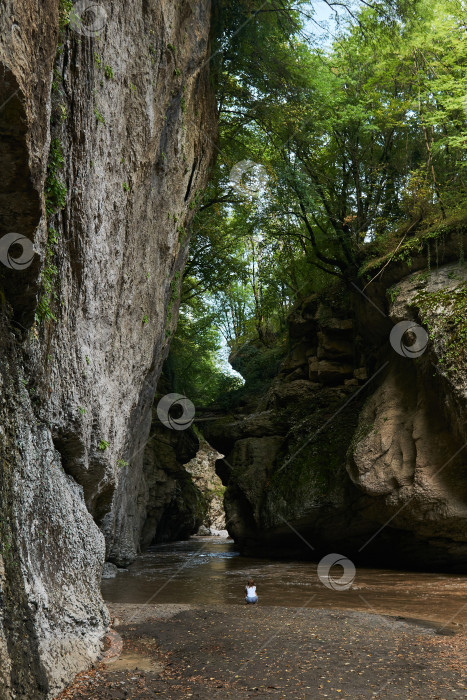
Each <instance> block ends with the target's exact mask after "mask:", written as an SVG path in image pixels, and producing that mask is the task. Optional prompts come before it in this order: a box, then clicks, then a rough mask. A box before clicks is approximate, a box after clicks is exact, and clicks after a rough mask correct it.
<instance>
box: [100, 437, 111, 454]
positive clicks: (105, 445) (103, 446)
mask: <svg viewBox="0 0 467 700" xmlns="http://www.w3.org/2000/svg"><path fill="white" fill-rule="evenodd" d="M109 445H110V442H107V440H100V442H99V444H98V446H97V448H98V449H99V450H102V452H105V450H106V449H107V448H108V447H109Z"/></svg>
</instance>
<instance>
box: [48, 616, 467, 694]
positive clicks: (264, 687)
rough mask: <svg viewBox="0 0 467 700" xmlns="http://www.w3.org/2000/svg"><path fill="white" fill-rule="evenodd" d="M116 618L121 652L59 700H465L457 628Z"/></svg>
mask: <svg viewBox="0 0 467 700" xmlns="http://www.w3.org/2000/svg"><path fill="white" fill-rule="evenodd" d="M109 609H110V612H111V615H112V617H113V619H114V629H115V631H116V632H117V633H118V635H121V637H122V640H123V648H122V653H121V654H120V655H119V656H118V658H116V660H114V661H111V662H108V661H107V662H105V661H104V662H101V663H100V664H99V665H98V666H96V667H95V668H94V669H92V670H91V671H89V672H87V673H82V674H80V675H79V676H78V677H77V678H76V680H75V683H74V684H73V686H72V687H70V688H68V689H67V690H65V691H64V692H63V693H62V694H61V695H60V696H59V698H60V700H65V699H66V700H72V699H73V700H84V699H85V698H92V699H93V700H120V699H121V700H123V699H125V698H138V699H141V700H143V699H144V700H146V699H149V698H155V697H167V698H171V699H174V700H178V699H179V698H189V697H190V698H198V699H204V698H225V697H230V698H237V699H238V700H243V699H246V698H253V697H263V696H264V697H267V698H275V699H277V700H281V699H283V698H284V699H285V698H287V699H289V698H297V699H299V698H300V699H301V698H303V699H307V700H308V699H309V698H349V700H350V699H352V700H360V699H361V700H364V699H365V700H368V698H374V697H378V698H388V699H389V698H391V699H392V698H401V699H403V700H407V698H411V699H412V698H425V699H426V698H430V700H436V699H439V700H443V699H444V700H448V699H449V698H466V697H467V683H466V682H465V681H466V667H465V659H466V651H467V639H466V637H465V635H464V634H463V632H462V631H461V632H458V633H455V632H454V629H452V628H441V627H440V626H438V627H437V626H433V625H428V626H423V625H422V624H418V623H414V622H409V621H407V620H402V619H396V618H391V617H386V616H384V617H383V616H381V615H374V614H372V613H369V612H359V611H348V610H335V611H329V610H321V609H316V608H305V607H303V608H290V607H287V608H285V607H275V606H274V607H273V606H270V607H262V606H261V605H258V606H241V605H238V606H233V605H230V606H217V605H216V606H206V605H203V606H193V605H188V604H185V605H144V606H141V605H121V604H111V605H110V606H109ZM112 646H113V647H114V648H115V649H116V656H117V655H118V653H119V648H118V637H115V638H114V640H113V642H112ZM109 654H110V655H112V649H111V650H110V651H109Z"/></svg>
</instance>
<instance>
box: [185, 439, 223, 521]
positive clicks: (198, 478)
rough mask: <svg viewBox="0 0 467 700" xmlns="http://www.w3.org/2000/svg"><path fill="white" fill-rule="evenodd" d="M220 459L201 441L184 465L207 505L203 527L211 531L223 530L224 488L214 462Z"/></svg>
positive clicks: (217, 454)
mask: <svg viewBox="0 0 467 700" xmlns="http://www.w3.org/2000/svg"><path fill="white" fill-rule="evenodd" d="M221 457H222V455H220V454H219V453H218V452H217V450H213V448H212V447H211V446H210V445H208V443H207V442H205V441H202V442H201V443H200V445H199V449H198V452H197V453H196V456H195V457H193V459H191V460H190V461H189V462H188V463H187V464H186V465H185V469H186V471H187V472H188V473H189V474H191V478H192V479H193V483H194V484H195V485H196V486H197V487H198V488H199V490H200V491H201V493H202V494H203V496H204V498H205V500H206V503H207V511H206V516H205V518H204V521H203V525H204V526H205V527H206V528H212V529H213V530H225V510H224V491H225V488H224V486H223V485H222V481H221V480H220V479H219V477H218V476H217V474H216V461H217V460H218V459H220V458H221Z"/></svg>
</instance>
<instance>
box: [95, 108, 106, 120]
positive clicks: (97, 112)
mask: <svg viewBox="0 0 467 700" xmlns="http://www.w3.org/2000/svg"><path fill="white" fill-rule="evenodd" d="M94 115H95V117H96V119H97V121H98V122H99V124H105V119H104V117H103V116H102V114H101V113H100V112H99V110H98V109H97V107H94Z"/></svg>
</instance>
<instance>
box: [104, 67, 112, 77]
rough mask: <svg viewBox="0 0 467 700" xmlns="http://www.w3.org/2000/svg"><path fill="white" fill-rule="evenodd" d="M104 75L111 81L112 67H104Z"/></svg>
mask: <svg viewBox="0 0 467 700" xmlns="http://www.w3.org/2000/svg"><path fill="white" fill-rule="evenodd" d="M104 75H105V77H106V78H107V80H113V77H114V72H113V70H112V66H108V65H105V66H104Z"/></svg>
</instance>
